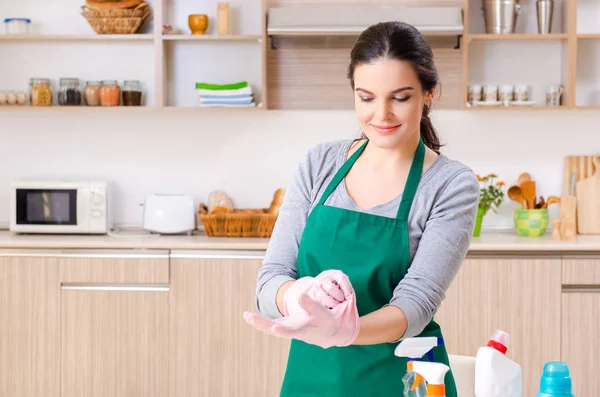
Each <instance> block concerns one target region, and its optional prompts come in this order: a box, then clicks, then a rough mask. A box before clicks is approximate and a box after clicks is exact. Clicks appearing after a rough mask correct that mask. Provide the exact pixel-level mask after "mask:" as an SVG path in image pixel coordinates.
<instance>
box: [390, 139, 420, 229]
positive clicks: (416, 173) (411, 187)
mask: <svg viewBox="0 0 600 397" xmlns="http://www.w3.org/2000/svg"><path fill="white" fill-rule="evenodd" d="M424 162H425V144H424V143H423V139H422V138H420V139H419V146H417V151H416V153H415V157H414V159H413V162H412V165H411V166H410V171H409V172H408V178H407V179H406V185H405V186H404V192H403V193H402V201H401V202H400V205H399V206H398V213H397V214H396V219H398V220H401V221H406V220H408V214H409V212H410V207H411V205H412V202H413V199H414V198H415V193H416V192H417V187H419V182H420V181H421V174H422V173H423V163H424Z"/></svg>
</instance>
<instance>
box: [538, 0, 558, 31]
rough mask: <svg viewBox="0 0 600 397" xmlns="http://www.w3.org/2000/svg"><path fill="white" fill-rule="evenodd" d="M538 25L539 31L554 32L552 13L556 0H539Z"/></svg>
mask: <svg viewBox="0 0 600 397" xmlns="http://www.w3.org/2000/svg"><path fill="white" fill-rule="evenodd" d="M536 8H537V25H538V33H540V34H549V33H551V32H552V14H553V12H554V0H537V2H536Z"/></svg>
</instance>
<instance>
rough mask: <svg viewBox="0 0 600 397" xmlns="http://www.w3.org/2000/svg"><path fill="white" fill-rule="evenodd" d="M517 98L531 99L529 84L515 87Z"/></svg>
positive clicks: (517, 99)
mask: <svg viewBox="0 0 600 397" xmlns="http://www.w3.org/2000/svg"><path fill="white" fill-rule="evenodd" d="M515 100H516V101H519V102H527V101H529V86H528V85H527V84H519V85H517V86H516V87H515Z"/></svg>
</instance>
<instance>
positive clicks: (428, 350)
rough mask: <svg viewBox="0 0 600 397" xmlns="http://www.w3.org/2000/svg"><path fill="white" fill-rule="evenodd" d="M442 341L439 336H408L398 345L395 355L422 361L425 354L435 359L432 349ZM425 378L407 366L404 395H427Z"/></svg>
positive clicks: (406, 396)
mask: <svg viewBox="0 0 600 397" xmlns="http://www.w3.org/2000/svg"><path fill="white" fill-rule="evenodd" d="M441 343H442V341H441V338H437V337H420V338H406V339H404V340H403V341H401V342H400V343H399V344H398V346H396V349H395V350H394V355H396V356H398V357H406V358H408V360H409V361H408V362H411V361H421V360H422V357H423V356H425V355H428V356H429V359H430V361H433V350H432V349H433V348H434V347H436V346H439V345H440V344H441ZM423 380H424V378H423V377H422V376H420V375H418V374H417V373H416V372H415V371H412V370H410V369H408V366H407V371H406V374H405V375H404V376H403V377H402V383H403V384H404V397H425V396H426V395H427V385H426V384H425V382H424V381H423Z"/></svg>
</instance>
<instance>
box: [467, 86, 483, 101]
mask: <svg viewBox="0 0 600 397" xmlns="http://www.w3.org/2000/svg"><path fill="white" fill-rule="evenodd" d="M468 93H469V94H468V101H469V102H470V103H473V102H479V101H481V85H479V84H473V85H470V86H469V90H468Z"/></svg>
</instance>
